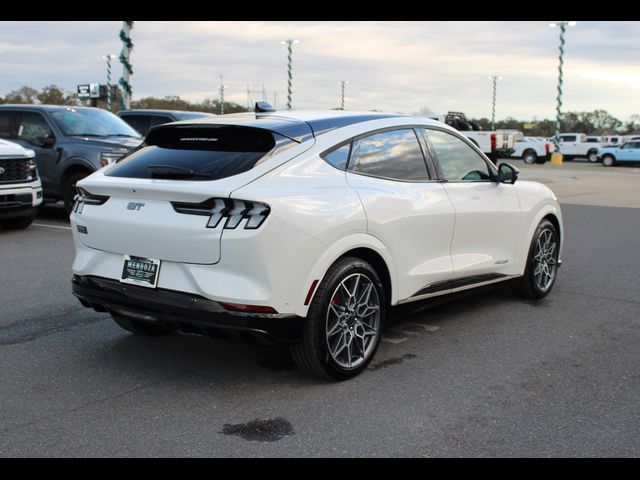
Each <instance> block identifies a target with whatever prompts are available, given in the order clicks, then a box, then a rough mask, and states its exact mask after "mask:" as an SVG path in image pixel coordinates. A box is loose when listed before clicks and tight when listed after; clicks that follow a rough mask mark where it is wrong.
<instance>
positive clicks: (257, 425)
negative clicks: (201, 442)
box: [220, 417, 294, 442]
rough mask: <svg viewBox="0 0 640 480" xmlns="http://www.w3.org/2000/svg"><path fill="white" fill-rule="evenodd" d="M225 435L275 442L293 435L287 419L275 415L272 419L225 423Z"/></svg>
mask: <svg viewBox="0 0 640 480" xmlns="http://www.w3.org/2000/svg"><path fill="white" fill-rule="evenodd" d="M220 433H224V434H225V435H236V436H238V437H240V438H243V439H244V440H250V441H255V442H277V441H278V440H280V439H282V438H283V437H286V436H288V435H293V434H294V431H293V426H292V425H291V424H290V423H289V421H288V420H286V419H284V418H282V417H277V418H274V419H272V420H258V419H256V420H251V421H250V422H247V423H238V424H235V425H234V424H230V423H225V424H224V427H223V428H222V432H220Z"/></svg>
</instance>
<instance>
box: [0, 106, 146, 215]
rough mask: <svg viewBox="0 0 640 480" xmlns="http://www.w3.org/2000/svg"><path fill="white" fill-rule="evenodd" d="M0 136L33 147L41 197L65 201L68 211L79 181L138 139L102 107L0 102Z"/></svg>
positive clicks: (116, 157) (139, 139)
mask: <svg viewBox="0 0 640 480" xmlns="http://www.w3.org/2000/svg"><path fill="white" fill-rule="evenodd" d="M0 138H3V139H7V140H11V141H13V142H15V143H19V144H20V145H22V146H24V147H26V148H29V149H31V150H34V151H35V152H36V164H37V166H38V172H39V174H40V178H41V179H42V187H43V191H44V197H45V201H57V200H63V201H64V205H65V208H66V209H67V211H68V212H70V211H71V207H72V206H73V197H74V195H75V184H76V182H77V181H78V180H80V179H82V178H84V177H86V176H87V175H89V174H91V173H93V172H95V171H96V170H98V169H99V168H101V167H103V166H105V165H108V164H109V163H111V162H113V161H115V160H116V159H118V158H120V157H121V156H122V155H123V154H125V153H126V152H128V151H129V150H131V149H132V148H135V147H137V146H138V145H140V143H142V137H141V136H140V134H138V132H136V131H135V130H134V129H132V128H131V127H130V126H129V125H128V124H127V123H126V122H124V121H122V120H121V119H120V118H118V117H117V116H115V115H114V114H112V113H110V112H108V111H106V110H102V109H99V108H92V107H75V106H74V107H70V106H61V105H0Z"/></svg>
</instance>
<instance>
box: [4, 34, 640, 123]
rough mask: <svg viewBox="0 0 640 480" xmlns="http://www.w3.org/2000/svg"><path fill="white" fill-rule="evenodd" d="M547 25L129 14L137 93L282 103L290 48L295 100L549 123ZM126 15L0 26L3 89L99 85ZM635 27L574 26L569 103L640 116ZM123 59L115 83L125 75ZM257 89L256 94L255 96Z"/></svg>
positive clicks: (551, 61)
mask: <svg viewBox="0 0 640 480" xmlns="http://www.w3.org/2000/svg"><path fill="white" fill-rule="evenodd" d="M548 23H549V22H544V21H536V22H444V21H440V22H352V21H349V22H346V21H345V22H342V21H340V22H292V21H287V22H271V21H270V22H235V21H233V22H232V21H228V22H142V21H139V22H135V24H134V28H133V30H132V40H133V42H134V45H135V46H134V50H133V53H132V57H131V62H132V64H133V68H134V75H133V78H132V86H133V97H134V100H135V99H139V98H142V97H145V96H156V97H163V96H166V95H179V96H180V97H183V98H185V99H188V100H194V101H201V100H203V99H204V98H212V97H215V98H217V96H218V85H219V83H220V78H219V77H220V75H224V83H225V84H226V85H228V88H227V90H226V94H225V100H230V101H234V102H238V103H240V104H243V105H244V104H246V102H247V84H251V85H252V89H259V90H261V89H262V85H263V84H264V88H265V90H266V92H267V100H268V101H270V102H272V103H273V101H274V92H275V95H276V104H277V105H276V106H277V107H278V108H284V107H285V104H286V91H287V72H286V64H287V59H286V47H285V46H284V45H282V44H281V43H280V41H281V40H284V39H286V38H296V39H299V40H300V43H299V44H297V45H294V52H293V108H294V109H328V108H334V107H338V106H339V104H340V86H339V84H338V81H339V80H348V81H349V84H348V85H347V88H346V105H345V107H346V109H348V110H371V109H378V110H383V111H389V112H404V113H415V112H418V111H419V110H420V109H422V108H424V107H428V108H430V109H431V110H433V111H435V112H437V113H446V112H447V111H449V110H458V111H463V112H465V113H466V114H467V115H468V116H470V117H490V116H491V88H492V87H491V80H490V79H489V78H488V77H489V76H491V75H501V76H502V77H503V79H502V80H500V81H499V82H498V89H497V102H496V118H497V119H501V118H504V117H507V116H513V117H516V118H519V119H533V118H534V117H535V118H537V119H542V118H553V117H554V116H555V105H556V94H557V92H556V87H557V81H558V70H557V67H558V44H559V39H558V36H559V29H558V28H549V27H548ZM120 28H121V22H113V21H110V22H22V21H13V22H0V72H2V74H1V75H0V95H6V94H7V93H8V92H9V91H11V90H14V89H17V88H20V87H21V86H23V85H29V86H32V87H35V88H38V89H40V88H42V87H44V86H45V85H49V84H52V83H53V84H56V85H58V86H60V87H62V88H63V89H65V90H74V91H75V89H76V86H77V85H78V84H80V83H97V82H101V83H105V82H106V73H105V65H104V61H103V60H102V58H101V56H102V55H103V54H106V53H115V54H119V53H120V49H121V42H120V40H119V38H118V32H119V30H120ZM639 58H640V22H587V21H585V22H578V24H577V26H575V27H572V28H569V29H568V31H567V35H566V45H565V70H564V78H565V83H564V95H563V104H564V107H563V110H564V111H570V110H572V111H576V110H577V111H591V110H595V109H604V110H607V111H609V113H611V114H613V115H614V116H616V117H618V118H619V119H621V120H626V119H627V118H628V117H629V116H630V115H632V114H634V113H640V63H639V62H638V59H639ZM121 71H122V70H121V67H120V64H119V63H118V61H117V60H115V62H114V65H113V78H114V83H115V82H116V81H117V79H118V78H119V77H120V74H121ZM257 96H258V97H259V96H260V95H257V94H254V95H253V98H254V100H255V99H256V97H257Z"/></svg>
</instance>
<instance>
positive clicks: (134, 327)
mask: <svg viewBox="0 0 640 480" xmlns="http://www.w3.org/2000/svg"><path fill="white" fill-rule="evenodd" d="M111 318H113V321H114V322H116V323H117V324H118V326H119V327H121V328H123V329H125V330H126V331H128V332H131V333H135V334H136V335H140V336H143V337H159V336H161V335H167V334H169V333H171V332H173V328H172V327H169V326H167V325H159V324H155V323H148V322H141V321H140V320H134V319H133V318H126V317H121V316H119V315H111Z"/></svg>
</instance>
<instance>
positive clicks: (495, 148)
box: [430, 112, 522, 163]
mask: <svg viewBox="0 0 640 480" xmlns="http://www.w3.org/2000/svg"><path fill="white" fill-rule="evenodd" d="M430 118H433V119H434V120H438V121H439V122H443V123H446V124H447V125H449V126H450V127H453V128H455V129H456V130H458V131H459V132H460V133H461V134H462V135H464V136H465V137H467V138H468V139H469V140H471V141H472V142H473V143H474V144H475V145H476V146H477V147H478V148H479V149H480V150H481V151H482V152H483V153H484V154H485V155H486V156H487V157H489V158H490V159H491V161H492V162H493V163H496V162H497V161H498V159H499V158H509V157H510V156H511V154H512V153H513V152H514V150H515V145H516V139H517V138H519V137H521V136H522V133H520V132H518V131H517V130H495V131H486V130H482V129H481V127H480V126H479V125H478V124H477V123H476V122H473V121H471V120H467V119H466V117H465V115H464V113H461V112H449V113H447V114H446V115H436V116H432V117H430Z"/></svg>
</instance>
